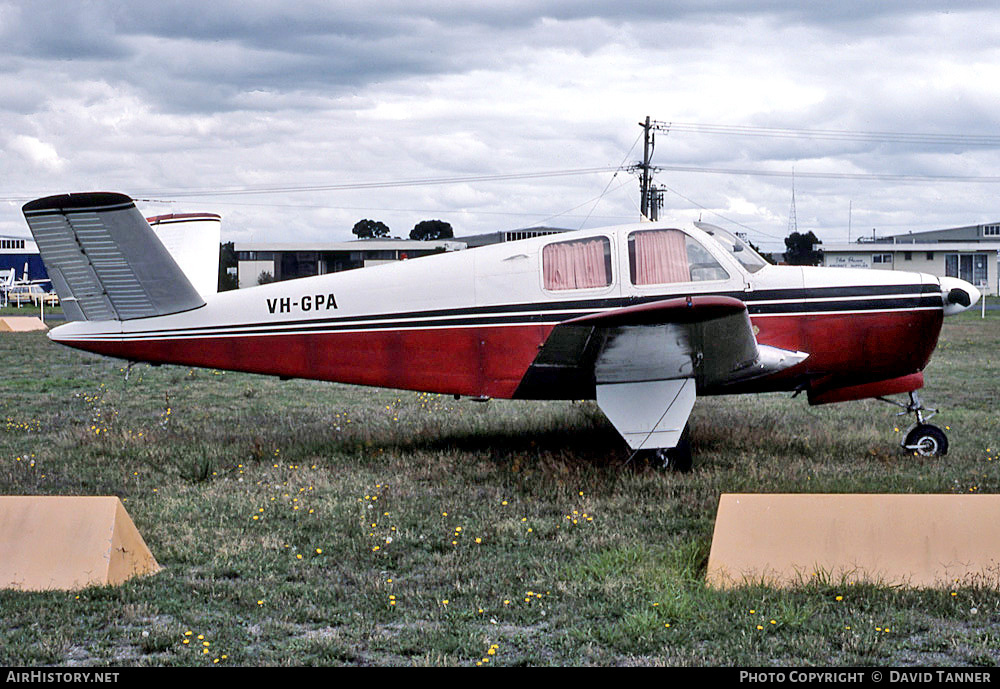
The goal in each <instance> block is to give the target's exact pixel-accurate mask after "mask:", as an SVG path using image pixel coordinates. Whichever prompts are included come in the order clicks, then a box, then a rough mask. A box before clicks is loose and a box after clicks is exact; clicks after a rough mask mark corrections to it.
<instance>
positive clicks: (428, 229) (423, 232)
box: [410, 220, 455, 240]
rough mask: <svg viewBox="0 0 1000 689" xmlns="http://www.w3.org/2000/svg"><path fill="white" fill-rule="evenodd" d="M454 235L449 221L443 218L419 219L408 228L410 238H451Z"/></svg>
mask: <svg viewBox="0 0 1000 689" xmlns="http://www.w3.org/2000/svg"><path fill="white" fill-rule="evenodd" d="M454 236H455V233H454V232H452V229H451V223H446V222H445V221H443V220H421V221H420V222H418V223H417V224H416V225H414V226H413V229H412V230H410V239H420V240H428V239H451V238H452V237H454Z"/></svg>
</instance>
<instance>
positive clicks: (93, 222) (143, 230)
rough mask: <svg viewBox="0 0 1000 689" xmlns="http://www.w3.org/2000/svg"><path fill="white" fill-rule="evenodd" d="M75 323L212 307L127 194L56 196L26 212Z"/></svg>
mask: <svg viewBox="0 0 1000 689" xmlns="http://www.w3.org/2000/svg"><path fill="white" fill-rule="evenodd" d="M22 210H23V212H24V218H25V220H26V221H27V222H28V227H29V228H31V233H32V234H33V235H34V237H35V242H36V243H37V244H38V249H39V252H40V253H41V255H42V261H43V262H44V263H45V268H46V270H47V271H48V273H49V277H50V278H51V279H52V285H53V287H55V289H56V292H57V293H58V294H59V300H60V302H61V303H62V305H63V309H64V311H65V312H66V315H67V318H69V319H70V320H119V321H122V320H129V319H132V318H145V317H148V316H161V315H164V314H168V313H177V312H179V311H187V310H189V309H194V308H197V307H199V306H202V305H204V303H205V302H204V300H203V299H202V298H201V296H200V295H199V294H198V293H197V291H196V290H195V289H194V287H192V286H191V282H190V281H189V280H188V279H187V277H185V275H184V273H183V271H181V269H180V268H179V267H178V266H177V264H176V263H175V262H174V260H173V258H171V256H170V253H169V252H168V251H167V250H166V249H165V248H164V246H163V244H162V243H161V242H160V240H159V239H157V237H156V234H155V233H154V232H153V230H152V229H151V228H150V226H149V223H147V222H146V219H145V218H143V216H142V214H141V213H140V212H139V210H138V209H137V208H136V207H135V204H134V203H132V199H130V198H129V197H127V196H123V195H122V194H108V193H87V194H64V195H62V196H49V197H46V198H43V199H38V200H36V201H32V202H30V203H28V204H26V205H25V206H24V208H23V209H22Z"/></svg>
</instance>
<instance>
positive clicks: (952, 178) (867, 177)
mask: <svg viewBox="0 0 1000 689" xmlns="http://www.w3.org/2000/svg"><path fill="white" fill-rule="evenodd" d="M656 169H657V170H669V171H671V172H704V173H708V174H716V175H749V176H753V177H791V176H792V175H793V173H792V172H784V171H781V170H751V169H747V168H713V167H700V166H697V165H658V166H656ZM794 176H795V177H808V178H811V179H854V180H862V181H869V182H871V181H879V182H962V183H970V182H977V183H983V184H996V183H998V182H1000V177H998V176H982V175H899V174H890V173H879V172H867V173H861V172H802V171H800V170H796V171H795V172H794Z"/></svg>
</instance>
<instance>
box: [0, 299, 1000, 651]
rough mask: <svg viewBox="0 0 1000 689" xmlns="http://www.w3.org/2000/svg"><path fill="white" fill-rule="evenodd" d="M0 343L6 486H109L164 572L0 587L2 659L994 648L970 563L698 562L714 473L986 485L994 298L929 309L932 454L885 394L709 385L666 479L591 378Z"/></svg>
mask: <svg viewBox="0 0 1000 689" xmlns="http://www.w3.org/2000/svg"><path fill="white" fill-rule="evenodd" d="M0 352H2V361H3V362H4V364H5V375H4V376H3V379H2V381H0V387H2V394H0V404H2V407H3V410H2V411H3V416H4V417H5V418H6V422H5V426H4V427H3V432H2V433H0V490H2V493H4V494H44V495H56V494H66V495H117V496H119V497H121V498H122V500H124V501H125V506H126V508H127V509H128V511H129V513H130V514H131V516H132V518H133V520H134V521H135V523H136V525H137V526H138V528H139V530H140V532H141V533H142V534H143V537H144V538H145V540H146V542H147V544H148V545H149V547H150V549H151V550H152V552H153V553H154V555H155V556H156V558H157V559H158V561H159V562H160V564H161V565H163V567H164V569H163V571H161V572H160V573H159V574H157V575H155V576H151V577H145V578H139V579H133V580H132V581H130V582H128V583H127V584H125V585H123V586H120V587H106V588H91V589H87V590H83V591H77V592H71V593H67V592H49V593H25V592H17V591H9V590H8V591H0V620H2V621H0V624H2V629H3V633H2V634H0V664H2V665H42V664H52V665H79V666H87V665H181V666H201V665H204V666H212V665H216V664H218V665H466V666H473V665H477V664H482V665H486V666H494V665H500V666H509V665H726V666H734V665H740V666H769V665H852V666H853V665H948V666H953V665H979V664H986V665H994V664H996V663H997V662H998V661H1000V650H998V649H1000V593H998V591H997V590H996V588H993V587H990V586H987V585H966V586H962V587H956V588H954V590H912V589H897V588H886V587H877V586H873V585H868V584H851V583H846V582H830V581H815V582H812V583H810V584H808V585H805V586H803V587H802V588H800V589H797V590H792V591H778V590H774V589H769V588H764V587H747V588H742V589H738V590H734V591H726V592H720V591H715V590H710V589H708V588H706V587H705V585H704V583H703V578H704V574H705V566H706V560H707V557H708V552H709V548H710V545H711V535H712V528H713V522H714V518H715V509H716V506H717V502H718V499H719V495H720V494H721V493H723V492H807V493H808V492H846V493H854V492H861V493H873V492H893V493H975V492H981V493H996V492H998V490H1000V473H998V463H997V461H994V458H995V457H996V455H997V447H998V445H1000V421H998V417H997V414H996V403H997V397H998V389H1000V383H998V379H997V374H998V371H1000V363H998V361H997V360H998V358H1000V312H988V313H987V318H986V320H980V318H979V314H978V313H970V314H964V315H963V316H960V317H956V318H952V319H948V320H947V321H946V325H945V328H944V332H943V335H942V340H941V344H940V347H939V349H938V351H937V353H936V354H935V358H934V359H933V361H932V363H931V365H930V366H929V368H928V370H927V388H926V389H925V391H924V393H923V397H924V399H925V400H926V401H927V402H928V403H929V404H931V406H935V405H937V406H940V407H941V408H942V413H941V414H940V415H939V416H938V417H937V419H936V420H935V422H937V423H940V425H942V426H944V425H948V426H950V429H951V430H950V440H951V451H950V453H949V455H948V456H947V457H946V458H943V459H922V458H917V457H913V456H908V455H906V454H904V453H903V452H901V451H900V450H899V449H898V441H899V434H898V433H897V432H894V428H895V427H896V425H897V421H898V420H897V419H896V417H895V415H894V414H895V410H894V408H892V407H890V406H888V405H885V404H882V403H879V402H874V401H870V402H852V403H846V404H841V405H830V406H825V407H809V406H808V405H807V404H806V402H805V400H804V399H803V398H801V397H800V398H797V399H790V397H789V396H788V395H762V396H759V397H747V396H744V397H733V398H707V399H702V400H700V401H699V402H698V404H697V405H696V407H695V412H694V416H693V427H692V428H693V432H692V444H693V449H694V452H695V470H694V471H693V472H692V473H691V474H688V475H673V474H664V473H660V472H658V471H656V470H654V469H651V468H649V467H646V466H642V465H640V464H636V463H632V464H626V463H625V460H626V459H627V456H628V453H627V452H626V451H625V448H624V445H623V443H622V441H621V440H620V439H619V437H618V435H617V434H616V433H615V431H614V430H613V429H612V428H611V426H610V425H609V424H608V423H607V421H605V420H604V417H603V416H602V415H601V414H600V412H599V411H598V410H597V409H596V407H595V406H594V405H593V403H590V402H579V403H533V402H508V401H491V402H487V403H477V402H473V401H469V400H461V401H456V400H454V399H452V398H450V397H442V396H437V395H424V394H415V393H410V392H405V393H400V392H394V391H388V390H371V389H362V388H353V387H348V386H342V385H333V384H326V383H318V382H310V381H286V382H281V381H279V380H277V379H271V378H262V377H255V376H250V375H242V374H234V373H225V372H219V371H210V370H200V369H199V370H191V369H186V368H179V367H169V366H164V367H158V368H153V367H148V366H135V367H134V368H132V369H131V371H128V372H127V373H128V375H127V377H126V370H125V369H124V368H123V365H122V364H121V362H116V361H112V360H109V359H103V358H100V357H96V356H90V355H87V354H84V353H80V352H76V351H73V350H69V349H65V348H62V347H59V346H57V345H55V344H53V343H51V342H49V341H48V340H47V339H46V338H45V336H44V335H42V334H37V333H27V334H5V335H0ZM899 423H903V422H902V421H900V422H899ZM906 423H907V424H908V422H906ZM899 428H901V429H902V428H903V426H902V425H900V426H899Z"/></svg>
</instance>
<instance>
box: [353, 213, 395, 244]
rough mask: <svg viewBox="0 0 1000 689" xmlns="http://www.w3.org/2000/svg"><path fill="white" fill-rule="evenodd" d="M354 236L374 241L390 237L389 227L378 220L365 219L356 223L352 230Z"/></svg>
mask: <svg viewBox="0 0 1000 689" xmlns="http://www.w3.org/2000/svg"><path fill="white" fill-rule="evenodd" d="M351 232H353V233H354V234H356V235H357V236H358V239H373V238H375V237H387V236H389V226H388V225H386V224H385V223H384V222H381V221H378V220H369V219H368V218H365V219H364V220H359V221H357V222H356V223H354V229H353V230H351Z"/></svg>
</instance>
